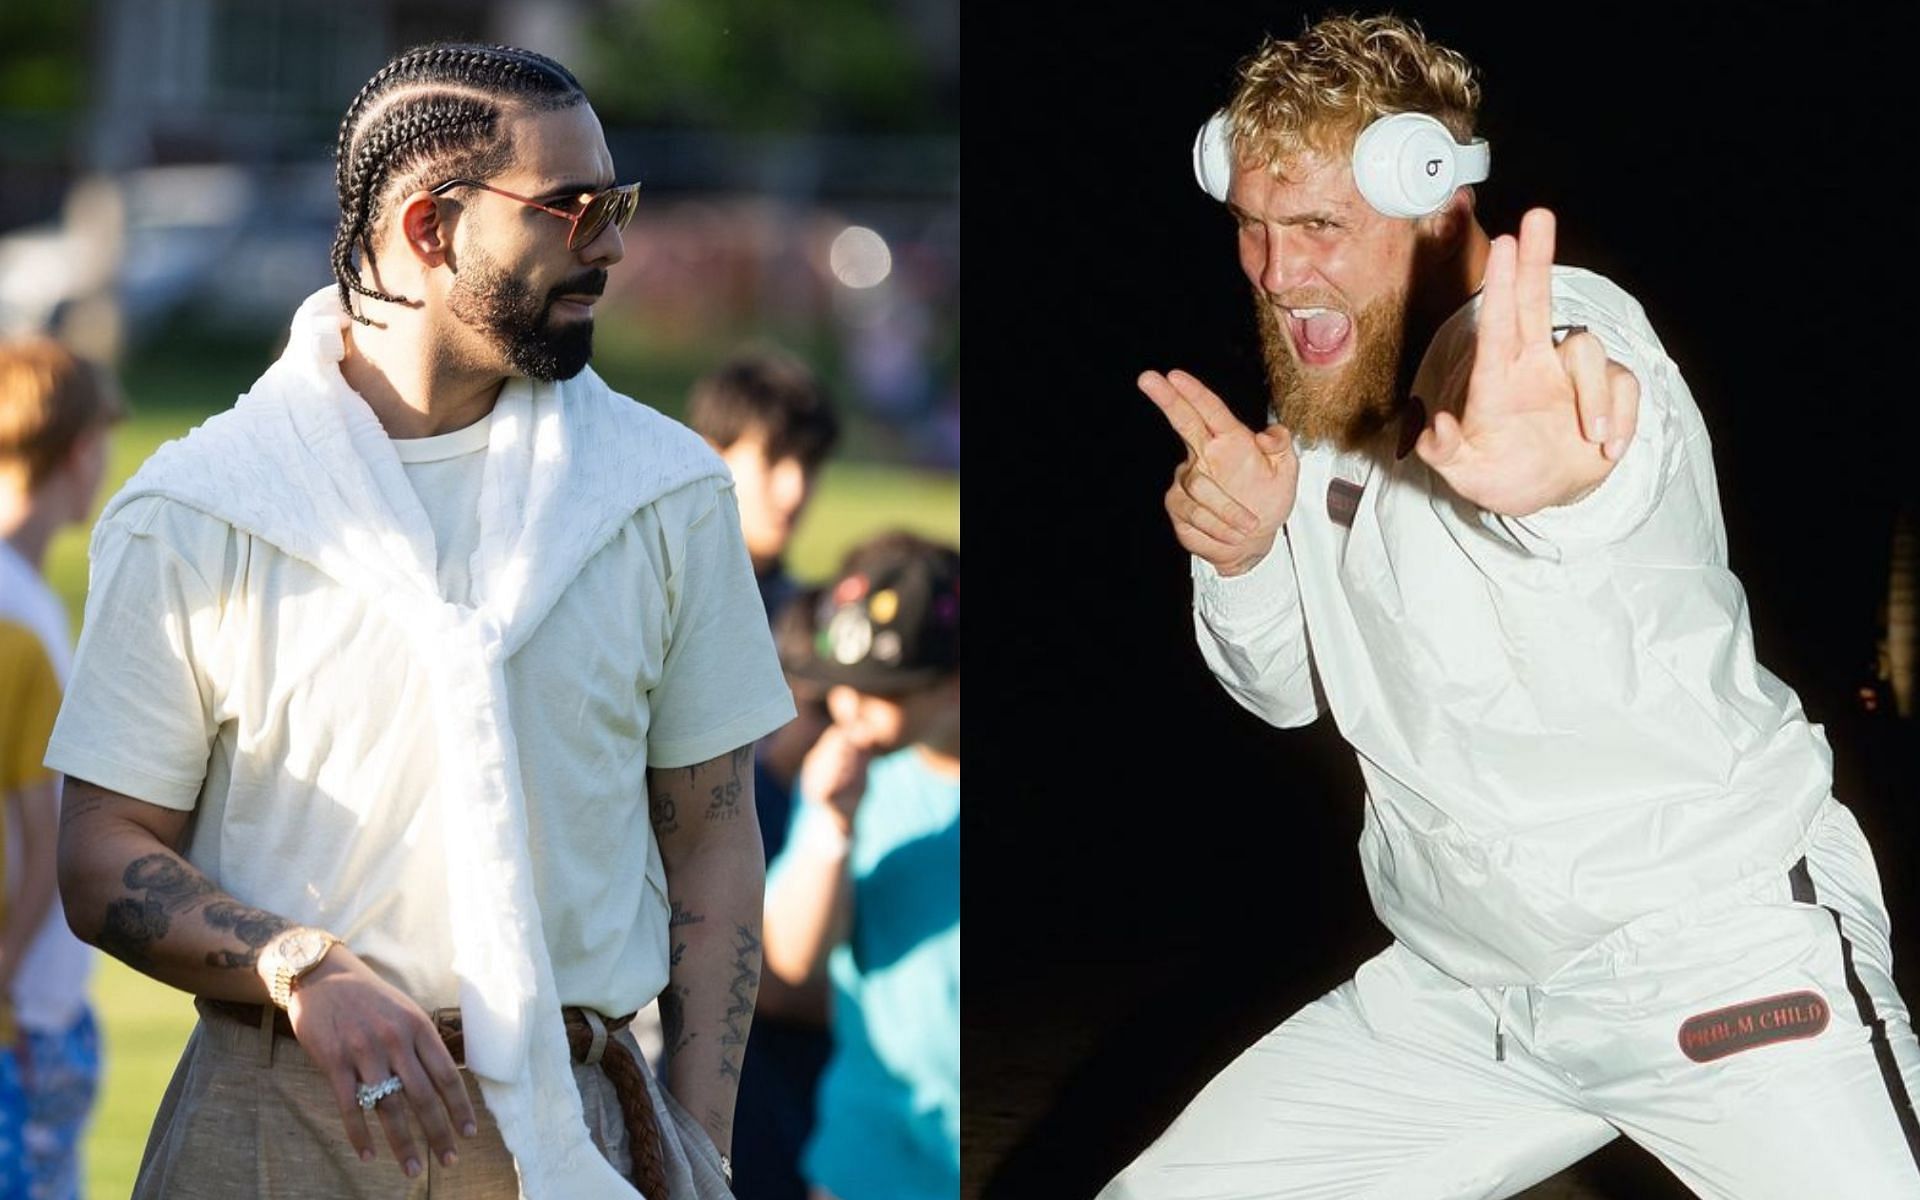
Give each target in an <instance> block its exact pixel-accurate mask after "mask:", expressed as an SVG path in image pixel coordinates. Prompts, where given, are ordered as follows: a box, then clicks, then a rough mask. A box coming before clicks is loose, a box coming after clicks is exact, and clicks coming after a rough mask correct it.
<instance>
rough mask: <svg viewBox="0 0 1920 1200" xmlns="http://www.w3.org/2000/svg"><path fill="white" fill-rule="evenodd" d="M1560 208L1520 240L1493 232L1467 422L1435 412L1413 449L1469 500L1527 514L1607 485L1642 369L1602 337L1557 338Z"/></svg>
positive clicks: (1635, 405) (1539, 215) (1623, 443)
mask: <svg viewBox="0 0 1920 1200" xmlns="http://www.w3.org/2000/svg"><path fill="white" fill-rule="evenodd" d="M1553 240H1554V221H1553V214H1552V213H1551V212H1548V211H1547V210H1546V209H1544V208H1536V209H1533V210H1531V211H1529V212H1528V213H1527V215H1526V216H1525V217H1524V218H1522V219H1521V222H1520V237H1519V239H1518V241H1516V240H1515V239H1514V238H1512V237H1508V236H1506V235H1502V236H1500V237H1498V238H1495V239H1494V241H1493V247H1492V249H1491V251H1490V253H1489V255H1488V259H1487V274H1486V282H1485V293H1484V296H1483V297H1482V299H1481V302H1480V323H1479V328H1478V329H1477V331H1476V338H1475V343H1474V359H1473V374H1472V375H1471V376H1469V378H1468V382H1467V399H1466V404H1465V406H1464V408H1463V409H1462V411H1461V415H1460V416H1459V418H1457V419H1456V418H1455V417H1454V415H1453V414H1452V413H1449V412H1437V413H1435V414H1433V417H1432V419H1431V420H1430V422H1429V424H1428V425H1427V428H1426V429H1425V430H1424V431H1423V432H1422V433H1421V435H1420V440H1419V441H1418V442H1417V443H1415V449H1416V450H1418V451H1419V454H1420V457H1421V458H1422V459H1424V460H1425V461H1426V462H1427V464H1428V465H1429V466H1431V467H1432V468H1433V469H1434V470H1435V471H1437V472H1439V473H1440V476H1441V477H1442V478H1443V479H1445V480H1446V481H1447V483H1448V484H1449V485H1450V486H1451V487H1452V488H1453V490H1454V491H1456V492H1458V493H1459V494H1460V495H1461V496H1463V497H1465V498H1466V499H1467V500H1469V501H1471V502H1473V503H1474V504H1477V505H1479V506H1480V507H1481V508H1484V509H1486V510H1488V511H1489V512H1496V513H1501V514H1503V515H1506V516H1527V515H1529V514H1531V513H1534V512H1538V511H1539V510H1540V509H1542V508H1547V507H1549V506H1552V505H1558V504H1569V503H1572V502H1573V501H1575V500H1577V499H1579V498H1580V497H1582V496H1585V495H1586V494H1587V493H1588V492H1590V491H1592V490H1593V489H1594V488H1595V487H1597V486H1599V484H1600V482H1601V481H1602V480H1604V479H1605V478H1606V477H1607V475H1608V474H1609V473H1610V472H1611V471H1612V470H1613V468H1614V465H1615V464H1616V463H1617V462H1618V461H1619V459H1620V456H1621V455H1622V454H1623V453H1625V451H1626V447H1627V445H1628V443H1629V441H1630V440H1631V439H1632V437H1633V431H1634V424H1635V421H1636V420H1637V418H1638V416H1639V412H1640V385H1639V383H1638V381H1636V380H1635V379H1634V377H1633V373H1632V372H1631V371H1628V370H1627V369H1626V368H1625V367H1623V366H1621V365H1619V364H1618V363H1614V362H1610V361H1608V359H1607V353H1606V349H1605V348H1604V347H1603V346H1602V345H1601V343H1600V339H1598V338H1596V337H1594V336H1593V335H1592V334H1590V333H1585V332H1575V333H1573V334H1571V335H1570V336H1569V337H1567V338H1566V339H1565V340H1564V341H1562V342H1561V343H1560V344H1559V345H1557V346H1556V345H1555V344H1554V341H1553V275H1552V269H1553Z"/></svg>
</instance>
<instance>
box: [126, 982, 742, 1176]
mask: <svg viewBox="0 0 1920 1200" xmlns="http://www.w3.org/2000/svg"><path fill="white" fill-rule="evenodd" d="M612 1036H614V1037H617V1038H620V1039H622V1040H623V1041H625V1042H626V1043H627V1046H628V1048H629V1049H635V1047H634V1043H633V1037H632V1035H631V1034H629V1033H627V1032H626V1031H625V1030H622V1031H620V1032H619V1033H616V1034H614V1035H612ZM264 1042H265V1044H263V1039H262V1036H261V1032H260V1030H259V1028H258V1027H256V1026H252V1025H248V1024H243V1023H242V1022H239V1021H235V1020H232V1019H230V1018H228V1017H224V1016H220V1015H217V1014H212V1013H208V1012H206V1011H204V1010H202V1012H201V1016H200V1023H199V1024H198V1025H197V1026H195V1027H194V1031H193V1036H192V1037H191V1038H189V1039H188V1041H187V1048H186V1052H185V1053H184V1054H182V1055H181V1057H180V1065H179V1067H177V1068H176V1069H175V1070H174V1073H173V1081H172V1082H171V1083H169V1084H168V1085H167V1092H166V1095H165V1096H164V1097H162V1098H161V1101H160V1111H159V1113H158V1114H157V1115H156V1116H155V1117H154V1122H153V1132H152V1134H151V1135H149V1137H148V1139H147V1150H146V1154H145V1155H144V1156H143V1158H142V1159H141V1162H140V1178H139V1180H138V1181H137V1182H136V1183H135V1184H134V1191H133V1195H134V1197H135V1200H241V1198H250V1197H260V1198H261V1200H337V1198H353V1200H374V1198H376V1197H377V1198H379V1200H428V1198H432V1200H447V1198H457V1200H496V1198H497V1200H516V1198H517V1197H518V1196H519V1194H520V1190H519V1181H518V1176H517V1175H516V1173H515V1171H514V1167H513V1156H512V1155H511V1154H509V1153H508V1152H507V1147H506V1143H505V1142H503V1141H502V1140H501V1138H500V1127H499V1126H498V1125H497V1124H496V1123H495V1121H494V1119H493V1114H492V1113H491V1112H489V1111H488V1110H487V1107H486V1103H485V1101H484V1099H483V1098H482V1096H481V1094H480V1086H479V1083H478V1081H476V1080H475V1079H474V1077H473V1075H472V1073H471V1072H469V1071H466V1070H465V1069H462V1070H461V1072H460V1074H461V1076H462V1078H463V1079H464V1081H465V1082H466V1085H467V1094H468V1095H469V1096H471V1097H472V1098H473V1107H474V1113H475V1116H476V1119H477V1124H478V1125H479V1128H480V1132H479V1133H478V1134H477V1135H476V1136H474V1137H471V1138H463V1137H459V1136H458V1135H456V1136H455V1138H454V1148H455V1149H456V1150H457V1151H458V1153H459V1161H458V1162H457V1163H456V1164H455V1165H454V1166H451V1167H444V1166H441V1165H440V1163H439V1162H438V1161H437V1160H436V1159H434V1157H433V1155H432V1153H431V1152H430V1151H429V1149H428V1147H427V1145H426V1140H425V1138H424V1136H423V1135H422V1133H421V1132H420V1129H419V1127H418V1126H417V1125H416V1126H415V1127H414V1140H415V1145H416V1146H417V1147H418V1152H419V1157H420V1161H421V1162H422V1163H423V1164H424V1169H423V1170H422V1171H421V1173H420V1174H419V1175H418V1176H416V1177H415V1178H413V1179H408V1178H407V1177H406V1176H405V1175H404V1174H402V1173H401V1171H400V1167H399V1165H398V1164H396V1163H395V1162H394V1160H393V1151H392V1149H391V1147H389V1146H388V1145H387V1141H386V1133H385V1131H384V1129H382V1127H381V1126H380V1124H379V1122H378V1120H377V1119H369V1121H368V1125H369V1128H370V1130H371V1132H372V1134H373V1140H374V1146H375V1148H376V1150H377V1152H378V1156H377V1157H376V1158H375V1159H374V1160H373V1161H372V1162H370V1163H363V1162H361V1161H360V1160H359V1158H358V1157H357V1156H355V1154H354V1152H353V1147H352V1146H351V1145H349V1144H348V1142H347V1134H346V1129H345V1127H344V1126H343V1125H342V1124H341V1120H340V1110H339V1108H338V1107H336V1106H335V1104H334V1099H333V1089H332V1088H331V1086H329V1084H328V1082H327V1078H326V1076H325V1075H323V1074H322V1073H321V1072H320V1070H319V1069H318V1068H317V1067H315V1066H314V1065H313V1063H312V1062H311V1060H309V1059H308V1058H307V1054H306V1051H304V1050H302V1049H301V1048H300V1044H299V1043H298V1042H296V1041H294V1040H293V1039H292V1038H289V1037H285V1036H282V1037H277V1038H267V1039H264ZM635 1053H636V1054H637V1053H638V1051H637V1049H636V1050H635ZM643 1061H644V1060H643ZM646 1077H647V1088H648V1091H650V1092H651V1093H652V1095H653V1105H654V1111H655V1112H656V1113H658V1114H660V1117H661V1122H660V1154H661V1158H662V1160H663V1163H664V1167H665V1171H666V1178H667V1196H665V1197H654V1196H649V1197H647V1198H646V1200H726V1198H727V1197H729V1196H730V1195H731V1193H730V1192H729V1191H728V1190H727V1186H726V1182H725V1178H724V1176H722V1174H721V1172H720V1156H719V1154H718V1152H716V1151H715V1150H714V1148H713V1142H712V1140H711V1139H709V1138H708V1136H707V1133H706V1131H705V1130H704V1129H702V1128H701V1127H700V1124H699V1122H697V1121H695V1120H694V1118H693V1117H692V1116H691V1115H690V1114H689V1113H688V1112H687V1111H686V1109H684V1108H682V1107H681V1106H680V1103H679V1102H678V1101H677V1100H675V1099H674V1098H673V1096H672V1095H671V1094H670V1093H668V1091H667V1090H666V1089H665V1088H664V1087H662V1086H660V1083H659V1081H658V1080H657V1079H656V1078H655V1076H654V1074H653V1072H652V1071H650V1070H649V1071H647V1072H646ZM573 1078H574V1082H575V1084H577V1085H578V1086H579V1088H580V1100H581V1107H582V1108H583V1109H584V1110H585V1113H586V1119H587V1128H588V1130H589V1131H590V1132H591V1134H592V1135H593V1141H594V1144H595V1145H596V1146H598V1147H599V1148H600V1151H601V1153H603V1154H605V1155H606V1156H607V1159H608V1161H610V1162H612V1163H613V1165H614V1167H615V1168H616V1169H618V1170H619V1171H620V1172H621V1173H622V1174H625V1173H627V1172H628V1171H629V1170H630V1169H631V1167H632V1159H631V1158H630V1156H629V1154H628V1150H627V1130H626V1125H625V1123H624V1122H623V1121H622V1120H621V1116H620V1104H619V1101H618V1100H616V1099H615V1097H614V1093H613V1085H612V1084H611V1083H609V1082H608V1081H607V1077H606V1075H605V1073H604V1072H602V1071H601V1069H600V1068H599V1067H598V1066H591V1067H588V1066H582V1065H581V1064H579V1063H575V1064H573Z"/></svg>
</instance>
